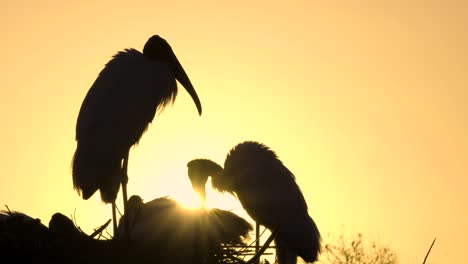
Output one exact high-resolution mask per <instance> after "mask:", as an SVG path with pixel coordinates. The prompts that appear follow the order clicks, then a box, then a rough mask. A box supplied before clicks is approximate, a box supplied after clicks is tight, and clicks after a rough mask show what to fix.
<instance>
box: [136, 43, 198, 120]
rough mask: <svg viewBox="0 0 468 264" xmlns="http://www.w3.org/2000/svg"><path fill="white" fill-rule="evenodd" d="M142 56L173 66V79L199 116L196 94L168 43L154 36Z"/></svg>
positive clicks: (146, 45)
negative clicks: (186, 95)
mask: <svg viewBox="0 0 468 264" xmlns="http://www.w3.org/2000/svg"><path fill="white" fill-rule="evenodd" d="M143 55H145V56H146V57H147V58H149V59H151V60H157V61H165V62H168V63H170V64H171V65H172V66H173V69H174V75H175V78H176V79H177V81H179V82H180V84H182V86H183V87H184V88H185V90H187V92H188V93H189V94H190V96H191V97H192V99H193V101H194V102H195V105H196V106H197V110H198V114H199V115H201V113H202V107H201V103H200V99H198V95H197V92H195V88H193V85H192V83H191V82H190V79H189V77H188V76H187V73H185V70H184V68H183V67H182V65H181V64H180V62H179V60H178V59H177V57H176V55H175V53H174V51H172V48H171V46H170V45H169V43H167V41H166V40H164V39H163V38H161V37H160V36H158V35H154V36H152V37H151V38H150V39H149V40H148V41H147V42H146V44H145V47H144V48H143Z"/></svg>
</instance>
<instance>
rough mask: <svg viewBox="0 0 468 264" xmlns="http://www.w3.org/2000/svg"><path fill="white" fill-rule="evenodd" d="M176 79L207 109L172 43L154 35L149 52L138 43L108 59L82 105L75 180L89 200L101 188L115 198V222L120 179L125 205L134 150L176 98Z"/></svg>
mask: <svg viewBox="0 0 468 264" xmlns="http://www.w3.org/2000/svg"><path fill="white" fill-rule="evenodd" d="M176 80H177V81H179V82H180V84H182V86H183V87H184V88H185V89H186V90H187V92H188V93H189V94H190V96H191V97H192V99H193V101H194V102H195V105H196V107H197V109H198V113H199V114H200V115H201V113H202V107H201V103H200V100H199V99H198V95H197V93H196V92H195V89H194V88H193V86H192V84H191V82H190V79H189V78H188V76H187V74H186V73H185V71H184V69H183V67H182V65H181V64H180V63H179V61H178V59H177V57H176V55H175V54H174V52H173V51H172V48H171V46H169V44H168V43H167V42H166V41H165V40H164V39H163V38H161V37H160V36H158V35H154V36H152V37H151V38H150V39H149V40H148V41H147V42H146V44H145V46H144V48H143V53H141V52H139V51H137V50H135V49H126V50H124V51H121V52H118V53H117V54H116V55H115V56H114V57H113V58H112V59H111V60H110V61H109V62H108V63H107V64H106V65H105V67H104V69H103V70H102V71H101V73H100V74H99V76H98V77H97V79H96V81H95V82H94V84H93V85H92V86H91V88H90V89H89V91H88V93H87V95H86V97H85V99H84V101H83V103H82V105H81V109H80V112H79V115H78V120H77V124H76V141H77V147H76V151H75V154H74V156H73V165H72V166H73V185H74V188H75V190H77V191H78V193H79V194H80V195H81V196H82V197H83V199H85V200H87V199H89V198H90V197H91V196H92V195H93V194H94V193H95V192H96V191H97V190H99V191H100V193H101V199H102V201H104V202H105V203H112V205H113V206H112V208H113V218H114V228H115V227H116V219H115V218H116V217H115V199H116V197H117V193H118V191H119V187H120V184H122V193H123V199H124V211H125V207H126V201H127V192H126V184H127V182H128V176H127V164H128V155H129V150H130V148H131V147H132V146H133V145H135V144H137V143H138V141H139V139H140V138H141V136H142V135H143V133H144V132H145V130H146V129H147V128H148V125H149V124H150V123H151V121H152V120H153V118H154V116H155V113H156V112H157V111H162V110H163V109H164V108H165V107H166V106H167V105H169V104H170V103H173V102H174V100H175V97H176V95H177V84H176ZM114 230H115V229H114Z"/></svg>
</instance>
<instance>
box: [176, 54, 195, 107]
mask: <svg viewBox="0 0 468 264" xmlns="http://www.w3.org/2000/svg"><path fill="white" fill-rule="evenodd" d="M174 60H175V62H174V64H175V67H176V68H175V78H176V79H177V81H179V82H180V84H182V86H183V87H184V88H185V90H187V92H188V93H189V94H190V96H191V97H192V100H193V102H194V103H195V105H196V106H197V110H198V114H199V115H201V114H202V106H201V102H200V99H199V98H198V95H197V92H196V91H195V88H193V85H192V82H190V79H189V77H188V76H187V73H185V70H184V68H183V67H182V65H181V64H180V62H179V60H178V59H177V57H176V56H175V54H174Z"/></svg>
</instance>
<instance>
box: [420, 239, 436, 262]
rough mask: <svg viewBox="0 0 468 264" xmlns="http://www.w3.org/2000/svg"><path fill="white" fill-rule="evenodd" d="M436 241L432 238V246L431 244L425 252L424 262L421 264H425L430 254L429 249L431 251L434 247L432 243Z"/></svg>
mask: <svg viewBox="0 0 468 264" xmlns="http://www.w3.org/2000/svg"><path fill="white" fill-rule="evenodd" d="M436 239H437V238H436V237H434V241H432V244H431V246H430V247H429V250H428V251H427V253H426V256H425V257H424V261H423V263H422V264H425V263H426V260H427V257H428V256H429V253H431V249H432V247H433V246H434V243H435V241H436Z"/></svg>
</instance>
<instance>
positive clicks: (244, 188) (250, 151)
mask: <svg viewBox="0 0 468 264" xmlns="http://www.w3.org/2000/svg"><path fill="white" fill-rule="evenodd" d="M188 170H189V177H190V180H191V182H192V186H193V187H194V189H196V190H197V191H198V192H199V193H201V195H202V196H203V197H204V193H205V191H204V189H205V184H206V181H207V178H208V176H211V178H212V180H211V182H212V185H213V188H215V189H217V190H219V191H221V192H229V193H231V194H234V195H236V196H237V198H238V199H239V201H240V203H241V204H242V206H243V208H244V209H245V210H246V211H247V213H248V214H249V215H250V216H251V217H252V219H254V220H255V221H257V222H258V223H259V224H261V225H264V226H265V227H267V228H268V229H270V230H271V231H275V232H277V236H276V240H275V242H276V245H277V257H278V261H279V263H280V264H290V263H296V261H297V256H300V257H301V258H302V259H304V260H305V261H307V262H314V261H316V260H317V255H318V253H319V252H320V233H319V230H318V228H317V226H316V224H315V223H314V221H313V220H312V218H311V217H310V216H309V214H308V207H307V204H306V202H305V199H304V196H303V195H302V192H301V190H300V188H299V186H298V185H297V183H296V181H295V176H294V175H293V174H292V173H291V172H290V171H289V170H288V169H287V168H286V167H285V166H284V165H283V164H282V162H281V161H280V160H279V159H278V157H277V156H276V154H275V153H274V152H273V151H271V150H270V149H269V148H268V147H266V146H265V145H263V144H260V143H257V142H251V141H247V142H244V143H241V144H239V145H237V146H236V147H234V148H233V149H232V150H231V151H230V152H229V154H228V155H227V157H226V160H225V163H224V169H223V168H222V167H221V166H219V165H217V164H216V163H214V162H212V161H210V160H205V159H198V160H193V161H191V162H189V163H188Z"/></svg>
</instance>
